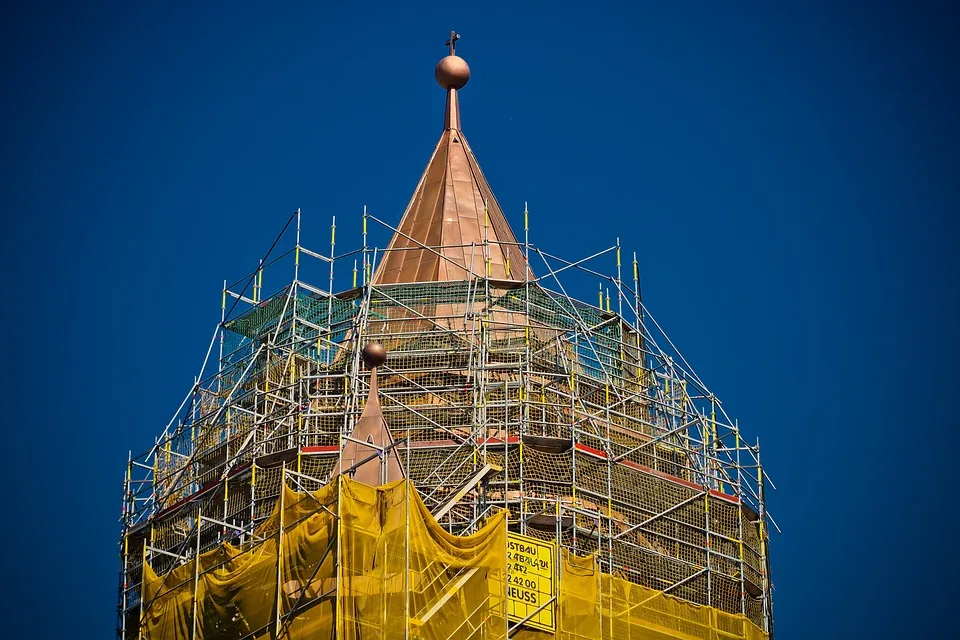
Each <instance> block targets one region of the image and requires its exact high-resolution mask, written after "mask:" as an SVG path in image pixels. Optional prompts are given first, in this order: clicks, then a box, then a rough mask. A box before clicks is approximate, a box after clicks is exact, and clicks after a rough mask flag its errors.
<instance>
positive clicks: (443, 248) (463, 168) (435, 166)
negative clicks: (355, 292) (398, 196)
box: [373, 31, 527, 284]
mask: <svg viewBox="0 0 960 640" xmlns="http://www.w3.org/2000/svg"><path fill="white" fill-rule="evenodd" d="M459 39H460V36H459V35H458V34H457V33H456V32H454V31H451V32H450V39H449V40H447V42H446V46H448V47H449V51H450V54H449V55H447V56H446V57H444V58H443V59H442V60H440V62H439V63H438V64H437V68H436V70H435V73H434V75H435V76H436V79H437V82H438V83H439V84H440V86H441V87H443V88H444V89H445V90H446V92H447V106H446V110H445V113H444V121H443V134H442V135H441V136H440V141H439V142H438V143H437V147H436V149H434V151H433V155H432V156H431V157H430V162H429V163H427V168H426V170H425V171H424V172H423V176H422V177H421V178H420V183H419V184H418V185H417V189H416V191H414V193H413V197H412V198H411V199H410V203H409V204H408V205H407V209H406V211H404V213H403V217H402V218H401V219H400V225H399V226H398V227H397V228H398V230H399V232H398V233H395V234H394V236H393V238H392V239H391V240H390V244H389V245H388V246H387V251H386V253H385V254H384V258H383V259H382V260H381V261H380V264H379V265H378V266H377V271H376V273H375V274H374V276H373V282H374V284H393V283H398V282H436V281H447V280H466V279H470V278H473V277H486V276H489V277H490V278H492V279H495V280H523V279H524V270H525V269H526V268H527V265H526V260H525V259H524V253H523V251H522V250H521V248H520V246H519V245H518V244H517V240H516V236H514V234H513V231H512V230H511V229H510V225H509V223H508V222H507V219H506V216H504V215H503V210H501V208H500V204H499V203H498V202H497V199H496V197H495V196H494V195H493V191H492V190H491V189H490V185H489V184H487V180H486V178H484V176H483V172H482V171H481V170H480V165H479V164H478V163H477V159H476V157H475V156H474V155H473V151H472V150H471V149H470V145H469V144H468V143H467V140H466V138H464V137H463V133H462V132H461V131H460V107H459V103H458V101H457V92H458V91H459V90H460V89H462V88H463V87H464V86H465V85H466V84H467V82H468V81H469V80H470V67H469V66H468V65H467V63H466V61H465V60H464V59H463V58H461V57H460V56H458V55H456V43H457V40H459ZM501 243H502V244H501Z"/></svg>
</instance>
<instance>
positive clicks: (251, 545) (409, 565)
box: [140, 476, 766, 640]
mask: <svg viewBox="0 0 960 640" xmlns="http://www.w3.org/2000/svg"><path fill="white" fill-rule="evenodd" d="M278 548H279V550H280V553H279V554H278V552H277V550H278ZM338 559H339V561H338ZM506 571H507V520H506V512H501V513H499V514H497V515H495V516H492V517H491V518H489V519H488V521H487V522H486V523H485V524H484V526H483V527H482V528H481V529H480V530H479V531H478V532H477V533H475V534H473V535H470V536H455V535H452V534H450V533H448V532H447V531H446V530H444V529H443V528H442V527H441V526H440V525H439V524H438V523H437V521H436V520H434V518H433V516H432V515H431V514H430V512H429V511H428V510H427V508H426V507H425V506H424V504H423V503H422V502H421V501H420V498H419V496H418V494H417V492H416V489H415V488H414V487H413V486H412V485H411V484H410V483H409V482H408V481H406V480H400V481H397V482H394V483H391V484H387V485H384V486H382V487H370V486H367V485H364V484H361V483H359V482H355V481H353V480H350V479H349V478H346V477H343V476H340V477H339V478H338V479H337V480H336V481H334V482H332V483H331V484H329V485H327V486H326V487H323V488H321V489H319V490H318V491H314V492H309V493H307V492H297V491H294V490H292V489H290V488H289V487H286V486H284V488H283V490H282V493H281V496H280V499H279V500H278V501H277V504H276V506H275V508H274V510H273V513H272V514H271V515H270V517H269V518H268V519H267V520H266V521H264V522H263V523H262V524H261V525H260V527H259V528H258V529H257V530H256V531H255V532H254V535H253V539H252V540H251V541H249V542H247V543H245V544H244V545H241V546H233V545H229V544H222V545H220V546H218V547H217V548H215V549H213V550H211V551H208V552H206V553H203V554H201V555H200V556H199V557H197V558H192V559H191V560H190V561H188V562H186V563H184V564H182V565H181V566H179V567H177V568H176V569H174V570H172V571H170V572H169V573H167V574H166V575H164V576H158V575H156V574H155V573H154V571H153V570H152V568H151V567H150V565H149V563H146V564H145V565H144V581H143V590H142V603H143V613H142V615H141V624H140V637H141V638H143V639H144V640H193V639H196V640H228V639H229V640H240V639H243V638H249V639H251V640H252V639H260V638H285V639H290V640H299V639H303V640H307V639H310V640H314V639H318V638H330V639H335V640H355V639H360V638H404V637H411V638H424V639H430V640H432V639H444V638H471V639H474V640H485V639H494V638H505V637H507V633H508V625H513V624H514V623H513V622H508V620H507V617H506V613H507V606H506V602H505V594H506V593H507V591H506V585H505V584H504V577H505V574H506ZM557 578H558V581H557V582H558V587H559V590H558V593H557V600H556V631H536V630H533V629H529V628H518V629H513V630H511V631H510V634H511V636H510V637H516V638H526V639H528V640H533V639H536V640H539V639H541V638H542V639H546V638H552V637H556V638H569V639H574V638H589V639H591V640H597V639H598V638H599V639H606V638H609V639H611V640H613V639H630V640H636V639H651V640H655V639H656V640H659V639H663V640H666V639H697V640H699V639H704V640H707V639H710V640H713V639H716V640H721V639H730V640H734V639H742V640H763V639H764V638H766V634H764V633H763V632H762V631H760V630H759V629H758V628H757V627H756V626H754V625H753V624H752V623H750V622H749V621H748V620H747V619H746V618H745V617H743V616H739V615H732V614H728V613H723V612H721V611H718V610H717V609H714V608H711V607H703V606H697V605H693V604H690V603H688V602H685V601H682V600H678V599H676V598H673V597H671V596H669V595H665V594H663V593H662V592H659V591H656V590H653V589H647V588H644V587H641V586H638V585H635V584H632V583H629V582H627V581H626V580H623V579H621V578H619V577H616V576H610V575H607V574H603V573H601V572H599V571H598V570H597V567H596V563H595V559H594V558H593V557H587V558H580V557H577V556H574V555H572V554H569V553H567V552H566V550H564V551H563V553H562V554H561V561H560V562H559V576H557Z"/></svg>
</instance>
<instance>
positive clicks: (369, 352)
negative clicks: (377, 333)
mask: <svg viewBox="0 0 960 640" xmlns="http://www.w3.org/2000/svg"><path fill="white" fill-rule="evenodd" d="M360 357H362V358H363V362H364V363H365V364H366V365H367V367H369V368H371V369H373V368H374V367H379V366H380V365H382V364H383V363H384V362H386V361H387V348H386V347H385V346H383V345H382V344H380V343H379V342H368V343H367V344H365V345H363V349H362V350H361V351H360Z"/></svg>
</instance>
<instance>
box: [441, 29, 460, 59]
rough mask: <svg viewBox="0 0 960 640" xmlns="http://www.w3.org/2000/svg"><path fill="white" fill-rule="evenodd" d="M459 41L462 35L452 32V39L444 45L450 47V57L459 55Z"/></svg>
mask: <svg viewBox="0 0 960 640" xmlns="http://www.w3.org/2000/svg"><path fill="white" fill-rule="evenodd" d="M459 39H460V34H459V33H457V32H456V31H451V32H450V39H449V40H447V41H446V42H444V43H443V44H445V45H447V46H448V47H450V55H452V56H455V55H457V40H459Z"/></svg>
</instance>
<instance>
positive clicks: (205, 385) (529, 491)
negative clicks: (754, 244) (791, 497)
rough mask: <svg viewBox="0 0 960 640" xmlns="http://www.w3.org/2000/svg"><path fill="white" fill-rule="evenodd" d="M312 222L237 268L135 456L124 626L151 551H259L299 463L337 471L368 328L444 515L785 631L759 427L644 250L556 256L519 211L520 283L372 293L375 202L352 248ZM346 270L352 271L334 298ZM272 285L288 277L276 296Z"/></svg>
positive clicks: (167, 561)
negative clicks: (176, 394) (735, 405)
mask: <svg viewBox="0 0 960 640" xmlns="http://www.w3.org/2000/svg"><path fill="white" fill-rule="evenodd" d="M300 222H301V214H300V211H299V210H298V211H296V212H295V213H294V214H292V215H291V217H290V219H289V220H288V221H287V224H286V226H285V227H284V229H283V231H282V232H281V233H280V235H279V237H278V238H277V240H276V241H275V242H274V244H273V247H271V250H270V251H269V252H268V253H267V254H266V255H265V256H264V257H263V258H262V259H261V260H260V261H259V262H258V264H257V267H256V268H255V269H254V270H253V271H252V272H251V273H249V274H248V275H247V276H245V277H244V278H242V279H241V280H239V281H238V282H236V283H233V284H227V283H226V282H225V283H224V287H223V289H222V292H221V317H220V321H219V323H217V327H216V330H215V332H214V335H213V337H212V339H211V341H210V346H209V348H208V350H207V353H206V357H205V359H204V363H203V365H202V367H201V370H200V373H199V374H198V376H197V377H196V378H195V380H194V383H193V385H192V387H191V389H190V391H189V393H188V394H187V395H186V397H185V398H184V400H183V402H182V403H181V405H180V406H179V408H178V409H177V411H176V413H175V414H174V416H173V418H172V419H171V421H170V423H169V424H168V425H167V426H166V428H165V429H164V430H163V432H162V434H161V435H160V437H158V438H157V439H156V440H155V442H154V444H153V446H152V447H150V449H149V450H148V451H146V452H145V453H143V454H141V455H138V456H131V457H130V458H129V461H128V464H127V469H126V474H125V478H124V495H123V511H122V517H121V528H122V534H121V542H120V556H121V576H120V590H119V591H120V593H119V596H120V598H119V605H118V609H119V616H118V635H119V637H120V638H121V639H123V640H126V639H133V638H140V637H143V636H142V625H141V621H142V617H143V614H144V610H145V605H143V603H142V602H141V597H142V594H141V590H142V585H143V582H144V580H143V579H144V567H145V565H148V566H149V567H150V569H151V571H153V572H155V573H157V574H163V573H166V572H169V571H173V570H175V569H176V568H177V567H183V566H184V565H187V564H191V563H192V562H194V559H195V558H198V557H199V556H200V554H203V553H204V552H206V551H208V550H211V549H214V548H216V547H217V546H218V545H221V544H223V543H225V542H227V543H230V544H236V545H241V546H242V545H244V544H249V543H250V542H251V541H255V539H256V536H257V535H260V534H259V533H258V531H260V530H261V529H260V528H261V527H262V525H263V523H264V522H265V521H267V520H268V519H269V518H270V517H271V514H272V513H273V512H274V509H275V505H276V503H277V500H278V499H279V498H280V497H281V495H283V492H282V487H283V486H285V482H284V479H285V478H286V479H287V482H288V483H289V482H290V480H289V479H290V478H295V479H296V482H297V483H298V487H299V488H300V489H302V490H303V491H315V490H318V489H320V487H322V486H324V485H327V484H329V483H330V482H331V481H332V480H334V478H333V477H332V476H333V473H334V468H335V467H336V465H337V462H338V459H339V454H340V451H341V449H342V446H343V443H344V440H345V437H346V436H347V435H348V434H349V433H350V432H351V430H352V428H353V425H354V424H355V422H356V421H357V419H358V417H359V415H360V412H361V410H362V408H363V400H364V398H365V397H366V393H367V390H368V388H369V379H370V378H369V376H370V372H369V371H366V370H364V367H363V366H362V363H361V359H360V349H361V348H362V346H363V345H364V344H366V343H367V342H369V341H377V342H380V343H382V344H383V345H384V346H385V347H386V348H387V350H388V354H389V355H388V357H387V361H386V363H385V365H384V366H383V367H381V369H380V379H379V385H380V397H381V401H382V407H383V413H384V417H385V419H386V422H387V424H388V425H389V427H390V430H391V432H392V435H393V440H394V442H395V443H396V444H395V448H396V452H397V454H398V456H399V458H400V461H401V463H402V466H403V468H404V473H405V475H406V477H407V478H408V479H409V480H411V481H412V483H413V486H414V487H415V488H416V490H417V492H418V494H419V499H420V500H421V501H422V502H423V504H424V505H425V506H426V508H427V509H429V510H430V511H431V512H432V513H434V514H435V515H437V516H438V520H439V522H440V523H441V524H442V526H443V527H444V528H445V529H446V530H447V531H449V532H451V533H455V534H459V535H467V534H471V533H475V532H476V531H477V530H478V529H479V527H480V526H481V525H482V524H483V523H484V522H486V521H488V520H489V519H490V518H491V517H493V516H494V514H497V513H500V512H505V513H506V514H507V516H506V517H507V526H508V528H509V529H510V530H511V531H515V532H517V533H520V534H523V535H527V536H531V537H534V538H539V539H542V540H556V541H557V542H558V544H559V545H560V546H561V547H562V548H563V549H566V550H568V551H569V552H570V553H572V554H575V555H577V556H587V555H593V556H594V557H595V558H596V562H597V566H598V568H599V569H600V570H602V572H603V573H605V574H610V575H616V576H620V577H622V578H624V579H626V580H627V581H629V582H631V583H635V584H637V585H641V586H643V587H646V588H649V589H654V590H656V591H657V592H662V593H666V594H669V595H672V596H675V597H676V598H679V599H681V600H684V601H688V602H690V603H695V604H698V605H708V606H710V607H713V608H715V609H717V610H718V611H722V612H726V613H730V614H741V615H742V616H744V617H745V618H746V619H748V620H750V621H751V622H752V623H753V624H755V625H756V626H757V627H758V628H759V629H761V630H763V631H765V632H766V633H768V634H769V633H771V631H772V628H771V626H772V622H771V621H772V599H771V584H770V575H769V559H768V539H769V532H768V526H773V527H776V524H775V523H774V521H773V520H772V518H771V517H770V515H769V514H768V513H767V511H766V507H765V487H766V486H768V485H769V486H772V484H771V483H770V480H769V478H768V477H767V475H766V474H765V472H764V470H763V467H762V465H761V462H760V449H759V443H758V442H756V443H754V444H750V443H748V442H747V441H746V439H745V438H744V437H743V436H742V435H741V433H740V430H739V426H738V424H737V422H736V421H735V420H732V419H731V418H730V416H729V415H728V414H727V412H726V411H725V410H724V407H723V405H722V404H721V403H720V401H719V399H718V398H717V397H716V396H715V395H714V394H713V393H711V392H710V390H709V389H708V388H707V386H706V385H705V384H704V383H703V381H702V380H701V379H700V378H699V377H698V376H697V375H696V373H695V372H694V371H693V369H692V367H690V365H689V363H688V362H687V360H686V359H685V358H684V357H683V355H682V354H681V353H680V352H679V351H678V350H677V349H676V347H675V346H674V344H673V343H672V342H671V341H670V339H669V338H668V337H667V336H666V334H665V333H664V332H663V330H662V329H661V327H660V326H659V324H657V322H656V321H655V320H654V318H653V317H652V316H651V315H650V313H649V311H648V310H647V309H646V307H645V306H644V304H643V302H642V298H641V293H640V285H639V271H638V265H637V259H636V254H633V256H632V259H631V260H630V261H629V262H628V264H627V265H626V266H627V270H628V272H632V275H631V276H629V277H628V278H626V279H624V278H623V271H624V260H623V256H622V249H621V246H620V242H619V240H617V242H616V244H614V245H613V246H611V247H609V248H607V249H605V250H602V251H598V252H595V253H593V254H592V255H590V256H588V257H586V258H583V259H580V260H576V261H567V260H564V259H561V258H558V257H556V256H554V255H551V254H549V253H547V252H545V251H544V250H542V249H541V248H540V247H538V246H536V245H535V244H533V243H532V242H531V241H530V224H529V214H528V212H527V211H526V210H525V211H524V233H523V241H522V242H518V243H516V244H513V245H511V246H510V247H508V249H509V253H514V254H515V253H516V252H517V251H522V252H523V255H524V257H525V263H526V265H530V266H529V267H528V268H524V269H522V270H523V271H524V273H514V272H512V271H511V268H510V264H509V259H508V262H507V265H506V273H507V274H508V279H500V280H498V279H492V278H490V277H486V278H484V277H472V278H470V279H466V280H462V281H448V282H424V283H400V284H386V285H377V284H375V283H374V278H373V273H374V271H375V268H376V266H377V264H378V263H379V262H380V261H381V260H382V259H383V256H384V250H381V249H378V248H376V247H373V246H369V245H368V243H367V235H368V234H367V228H368V225H371V224H377V225H382V226H383V227H385V228H387V229H389V230H391V231H392V232H393V233H396V232H397V230H396V229H394V228H393V227H391V226H390V225H388V224H387V223H385V222H383V221H381V220H379V219H377V218H376V217H374V216H373V215H370V214H368V213H367V212H366V210H364V213H363V218H362V229H363V233H362V244H361V246H360V247H359V248H357V249H355V250H353V251H349V252H345V253H343V254H341V255H335V248H336V235H335V230H336V220H335V219H334V221H333V224H332V225H331V238H330V248H329V254H328V255H324V254H322V253H320V252H316V251H312V250H310V249H307V248H306V247H304V246H302V245H301V239H300V235H301V234H300ZM290 236H294V238H293V242H292V247H289V248H288V249H286V250H285V251H282V252H280V253H279V254H277V255H274V252H275V251H276V249H277V247H281V246H284V244H286V245H287V246H289V244H291V242H290ZM493 244H505V243H495V242H494V241H491V240H489V239H484V240H483V241H482V242H474V243H471V244H469V245H462V246H459V247H456V248H457V249H459V250H462V251H463V255H464V256H467V258H466V259H467V262H469V263H470V264H471V269H470V271H471V272H475V270H474V269H473V268H472V265H474V264H476V265H483V264H484V262H487V264H488V267H487V270H486V273H487V274H489V273H490V271H489V256H490V253H491V252H490V249H491V246H492V245H493ZM419 248H420V249H426V250H430V251H433V252H434V253H437V255H440V256H441V258H443V256H442V255H441V252H438V251H437V249H439V247H426V246H424V245H419ZM445 248H448V249H449V248H450V247H445ZM398 250H402V249H398ZM505 253H508V252H505ZM603 264H606V265H607V267H608V268H609V270H610V271H611V272H612V273H611V274H609V275H607V274H605V273H604V272H603V271H602V269H603V268H604V267H603V266H602V265H603ZM308 271H309V272H310V273H311V274H313V275H316V274H321V273H322V276H321V277H322V278H324V279H325V280H326V282H325V283H324V286H325V288H322V287H319V286H315V285H314V284H309V283H308V282H307V281H306V278H305V277H304V275H305V273H307V272H308ZM479 271H480V272H481V273H482V272H483V269H480V270H479ZM534 271H536V272H539V273H541V274H544V275H541V276H540V277H535V276H534ZM573 273H577V274H579V276H578V277H579V278H580V279H581V280H582V279H583V278H584V277H587V278H592V279H595V280H596V281H599V282H600V293H599V296H598V298H597V300H596V304H592V303H587V302H582V301H578V300H577V299H575V298H574V297H572V296H571V295H569V293H568V290H567V288H565V287H564V284H563V281H564V279H566V276H567V275H570V274H573ZM344 274H346V276H347V277H350V278H351V285H350V286H349V287H346V288H345V289H344V290H342V291H339V292H335V290H336V287H335V284H337V282H338V281H337V278H335V275H337V277H342V276H343V275H344ZM509 278H514V279H509ZM265 281H266V282H268V283H270V282H283V283H285V284H284V285H283V286H282V287H280V288H279V289H277V290H275V291H274V292H273V293H270V294H265V293H264V292H265V288H266V287H267V286H268V285H265V284H264V282H265ZM266 290H267V291H269V289H266ZM214 363H215V364H214ZM214 369H215V370H214Z"/></svg>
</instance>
